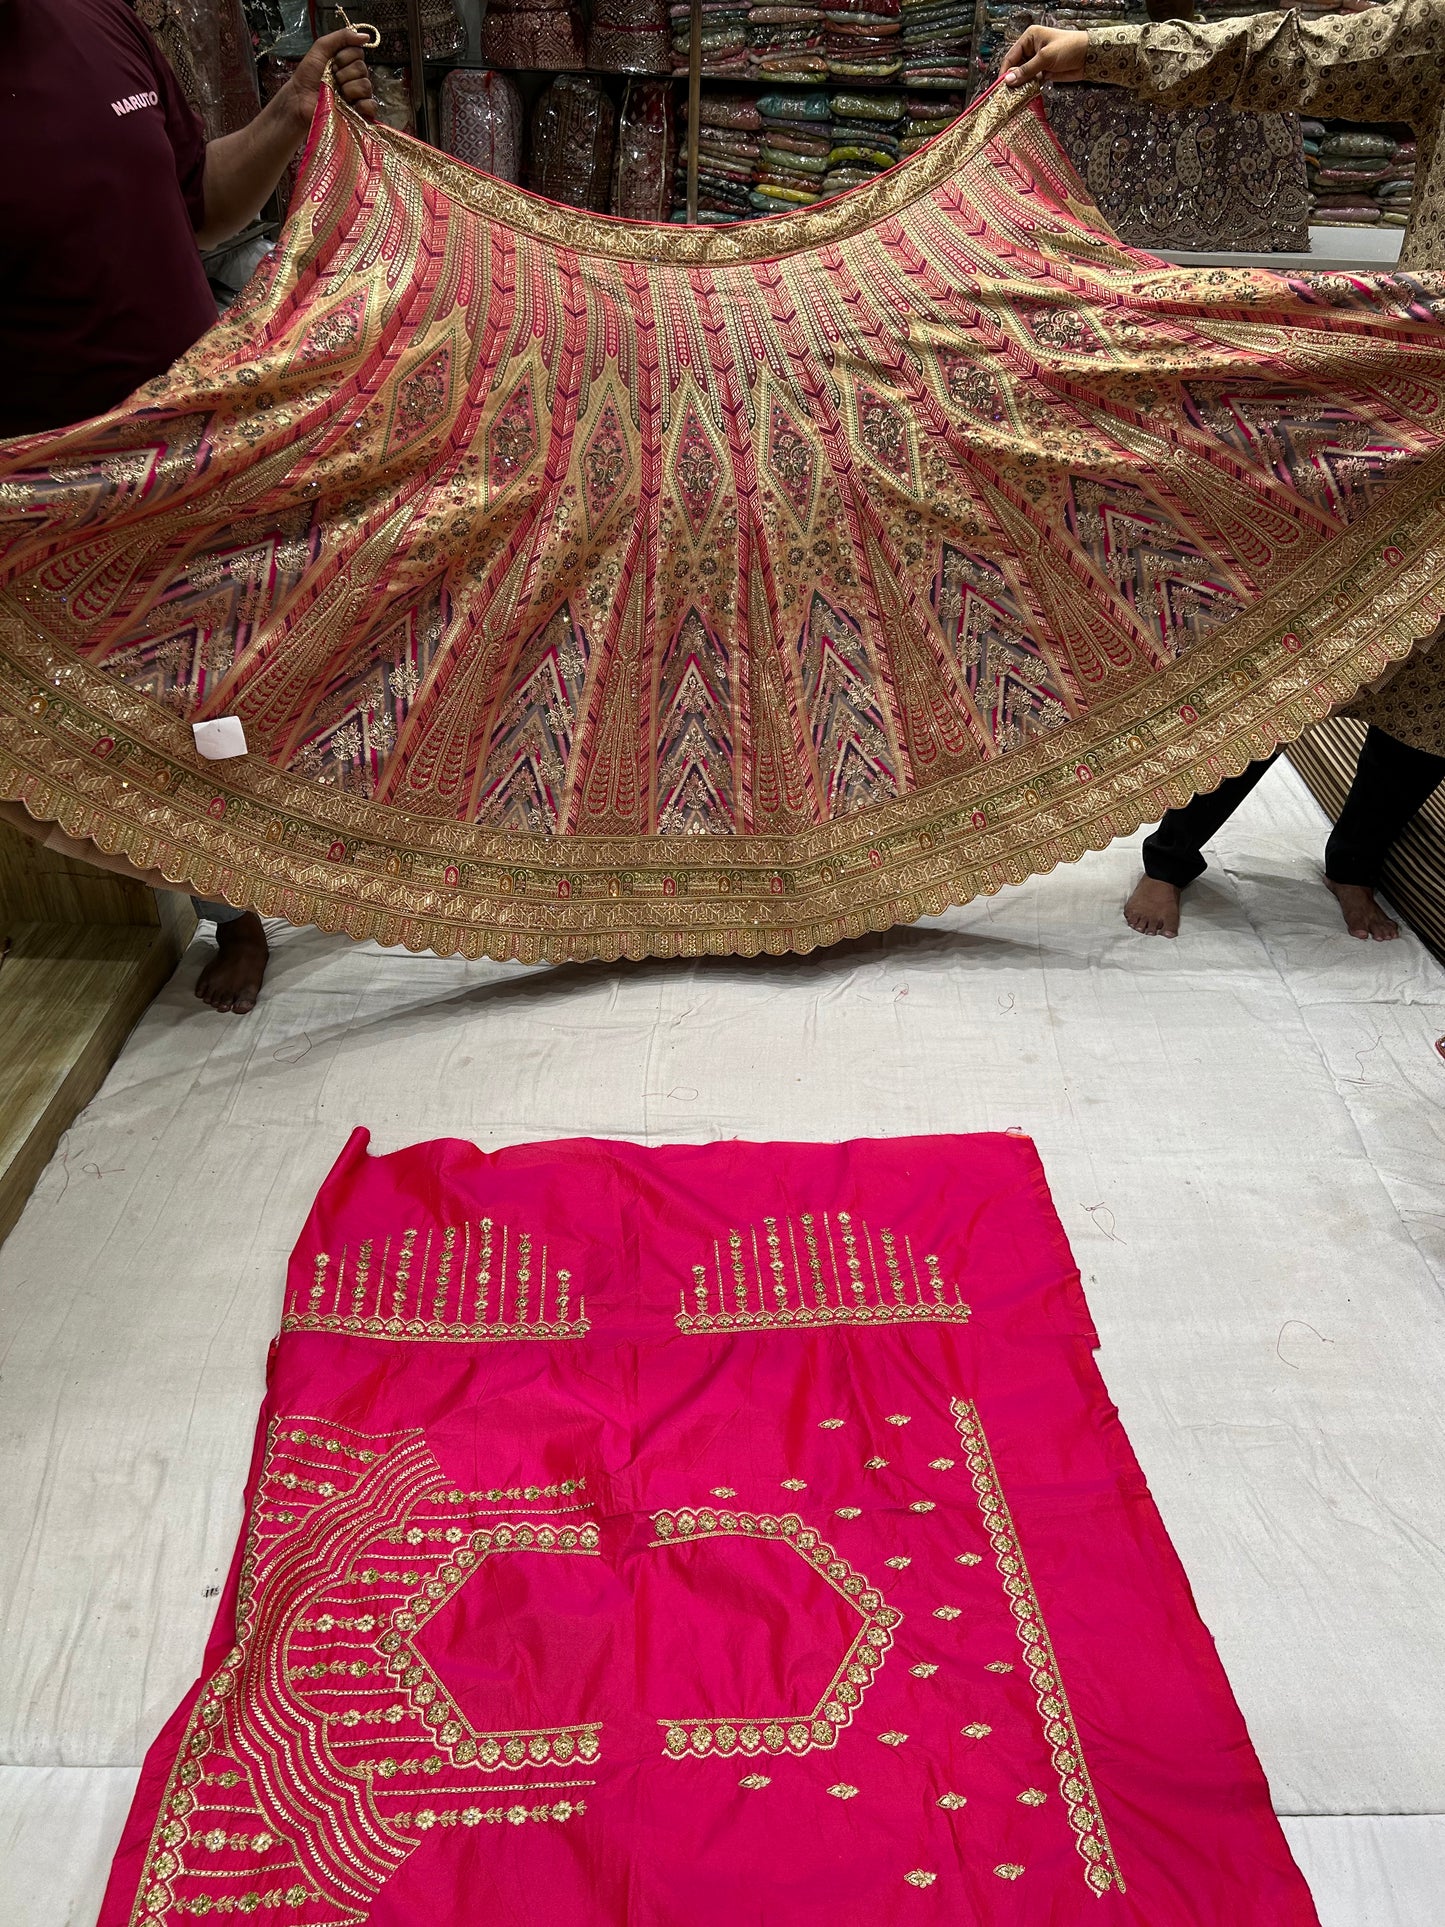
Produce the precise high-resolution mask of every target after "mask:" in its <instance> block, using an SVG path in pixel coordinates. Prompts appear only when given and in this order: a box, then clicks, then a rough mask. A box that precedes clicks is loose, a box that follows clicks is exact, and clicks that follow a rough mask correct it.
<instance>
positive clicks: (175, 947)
mask: <svg viewBox="0 0 1445 1927" xmlns="http://www.w3.org/2000/svg"><path fill="white" fill-rule="evenodd" d="M194 923H195V919H194V916H193V915H192V912H191V907H190V904H189V903H188V902H187V901H186V899H185V898H184V897H179V896H176V895H174V894H173V893H171V892H168V891H167V892H159V891H154V890H148V889H146V888H145V887H144V886H143V885H140V884H135V883H130V882H128V881H126V880H124V879H121V878H118V877H114V876H108V875H106V874H104V873H103V872H101V871H98V870H94V869H92V868H90V867H89V866H87V865H85V864H83V863H81V862H78V861H76V860H75V859H74V858H71V857H67V856H63V855H58V854H57V853H55V852H54V851H51V850H45V849H43V848H41V847H40V846H38V845H36V844H31V843H29V842H28V841H27V840H26V839H25V838H24V837H22V836H20V835H18V834H17V833H16V832H15V831H13V830H10V829H8V828H6V827H4V826H3V825H0V950H3V951H4V956H3V959H0V1238H3V1237H4V1236H5V1234H6V1233H7V1232H8V1231H9V1230H10V1228H11V1226H12V1225H13V1224H14V1223H15V1220H16V1219H17V1218H18V1217H19V1215H20V1212H21V1210H22V1208H23V1207H24V1204H25V1200H26V1199H27V1198H28V1197H29V1195H30V1192H31V1190H32V1189H33V1187H34V1184H35V1180H36V1179H37V1178H38V1177H39V1175H40V1173H41V1171H42V1170H43V1169H44V1168H45V1165H46V1163H47V1162H48V1160H49V1158H50V1156H51V1154H52V1153H53V1152H54V1150H55V1147H56V1145H57V1144H58V1143H59V1141H60V1138H61V1136H62V1135H63V1133H64V1132H65V1131H66V1130H67V1129H68V1128H69V1126H70V1123H71V1121H72V1119H73V1118H74V1117H75V1115H76V1113H77V1112H78V1111H80V1110H81V1109H82V1108H83V1107H84V1106H85V1105H86V1104H87V1103H88V1102H89V1101H90V1099H91V1097H92V1096H93V1095H94V1094H95V1092H96V1090H97V1089H98V1088H99V1086H100V1083H101V1080H102V1079H103V1078H104V1076H105V1074H106V1072H107V1071H108V1070H109V1069H110V1066H111V1064H112V1063H113V1062H114V1061H115V1057H116V1054H117V1052H118V1051H119V1050H120V1047H121V1045H122V1044H123V1043H124V1042H125V1040H126V1038H127V1037H128V1036H129V1035H130V1032H131V1030H132V1029H133V1028H134V1026H135V1024H136V1022H137V1021H138V1019H139V1018H140V1016H141V1013H142V1012H143V1011H144V1010H145V1008H146V1006H147V1005H148V1004H149V1003H150V1001H151V999H152V998H153V997H154V996H155V994H156V992H157V991H158V990H159V989H160V987H161V985H162V984H164V983H165V981H166V979H167V978H168V977H169V976H170V974H171V972H172V971H173V970H174V969H175V967H176V963H177V961H178V959H179V957H180V955H181V952H182V951H183V950H184V948H185V946H186V944H187V942H188V941H189V939H190V934H191V930H192V929H193V928H194Z"/></svg>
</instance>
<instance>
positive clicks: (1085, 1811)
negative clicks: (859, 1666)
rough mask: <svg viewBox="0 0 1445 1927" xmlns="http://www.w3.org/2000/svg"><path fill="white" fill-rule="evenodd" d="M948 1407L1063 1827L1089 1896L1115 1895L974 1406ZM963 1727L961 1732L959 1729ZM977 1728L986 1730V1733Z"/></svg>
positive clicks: (1098, 1821)
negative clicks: (1065, 1817)
mask: <svg viewBox="0 0 1445 1927" xmlns="http://www.w3.org/2000/svg"><path fill="white" fill-rule="evenodd" d="M951 1409H952V1412H953V1419H954V1423H955V1425H956V1426H957V1427H958V1436H959V1439H960V1441H961V1442H962V1445H963V1449H964V1455H965V1457H966V1459H967V1461H968V1469H969V1472H970V1474H971V1476H972V1478H973V1486H974V1491H975V1493H976V1494H977V1496H978V1504H979V1511H980V1512H981V1514H982V1516H983V1523H984V1529H985V1530H986V1531H987V1533H988V1535H989V1538H990V1540H991V1541H992V1544H993V1549H994V1557H995V1559H996V1561H997V1563H998V1569H999V1572H1000V1573H1001V1574H1002V1576H1003V1584H1004V1591H1005V1593H1006V1594H1007V1595H1008V1600H1009V1605H1010V1606H1011V1608H1012V1610H1013V1615H1014V1621H1015V1624H1016V1626H1017V1630H1018V1636H1019V1644H1020V1645H1021V1646H1022V1648H1023V1654H1024V1659H1025V1661H1026V1662H1027V1664H1028V1668H1029V1677H1030V1679H1031V1681H1032V1683H1033V1688H1034V1692H1035V1694H1036V1696H1037V1700H1038V1708H1039V1714H1040V1717H1041V1718H1042V1720H1043V1725H1044V1738H1045V1739H1046V1740H1047V1741H1048V1743H1049V1747H1050V1749H1051V1751H1052V1753H1053V1760H1054V1770H1055V1771H1056V1772H1057V1774H1058V1776H1059V1788H1060V1791H1061V1792H1062V1793H1063V1796H1064V1801H1065V1804H1066V1806H1067V1808H1068V1814H1069V1825H1070V1826H1071V1827H1072V1828H1073V1831H1074V1838H1075V1841H1076V1844H1077V1846H1078V1849H1079V1852H1080V1853H1081V1854H1082V1855H1083V1857H1084V1859H1085V1861H1086V1862H1087V1866H1086V1869H1085V1873H1084V1878H1085V1879H1086V1880H1087V1881H1088V1883H1089V1885H1090V1886H1091V1887H1092V1888H1093V1890H1094V1892H1095V1893H1097V1894H1104V1893H1107V1892H1108V1891H1109V1889H1110V1888H1111V1887H1117V1888H1118V1890H1119V1892H1120V1893H1123V1892H1124V1881H1123V1878H1122V1876H1121V1875H1120V1872H1119V1867H1118V1863H1117V1862H1116V1860H1115V1859H1114V1850H1113V1848H1112V1847H1111V1846H1110V1844H1109V1835H1108V1831H1107V1829H1106V1828H1105V1825H1104V1817H1103V1815H1102V1814H1101V1813H1100V1811H1099V1803H1098V1800H1097V1798H1096V1797H1095V1794H1094V1787H1093V1782H1092V1781H1091V1780H1090V1778H1089V1770H1088V1768H1087V1766H1086V1765H1085V1764H1084V1755H1083V1750H1082V1748H1081V1747H1080V1745H1079V1736H1078V1732H1077V1731H1076V1729H1075V1726H1074V1716H1073V1712H1072V1710H1071V1708H1070V1706H1069V1700H1068V1695H1067V1693H1066V1692H1065V1691H1064V1683H1063V1680H1062V1678H1061V1677H1060V1674H1059V1666H1058V1661H1057V1660H1056V1659H1055V1657H1054V1649H1053V1645H1052V1643H1051V1641H1050V1639H1049V1633H1048V1628H1047V1626H1045V1624H1044V1617H1043V1614H1042V1612H1041V1611H1040V1610H1039V1602H1038V1597H1037V1595H1036V1594H1035V1592H1034V1586H1033V1581H1032V1579H1031V1578H1030V1577H1029V1569H1028V1566H1027V1564H1026V1563H1025V1560H1024V1555H1023V1548H1022V1547H1021V1546H1020V1544H1019V1540H1018V1534H1017V1532H1016V1531H1015V1530H1014V1523H1013V1517H1012V1515H1011V1513H1010V1512H1009V1509H1008V1502H1007V1500H1006V1499H1005V1498H1004V1495H1003V1488H1002V1486H1001V1485H1000V1484H999V1479H998V1472H997V1470H996V1468H995V1466H994V1462H993V1454H992V1453H991V1452H990V1450H989V1446H988V1440H987V1438H986V1437H985V1435H984V1430H983V1425H982V1423H981V1421H980V1419H979V1416H978V1410H977V1407H975V1406H974V1405H972V1404H970V1403H969V1402H968V1401H967V1400H965V1399H961V1398H956V1399H954V1400H953V1402H952V1407H951ZM969 1730H970V1729H969V1728H967V1727H965V1728H964V1731H965V1732H968V1731H969ZM984 1730H985V1731H987V1728H985V1729H984ZM994 1871H995V1872H996V1873H1000V1874H1004V1877H1005V1878H1008V1879H1013V1878H1016V1876H1017V1874H1018V1873H1022V1872H1023V1869H1022V1868H1021V1867H1020V1868H1017V1869H1015V1870H1010V1871H1008V1872H1007V1873H1005V1870H1004V1869H1003V1868H995V1869H994Z"/></svg>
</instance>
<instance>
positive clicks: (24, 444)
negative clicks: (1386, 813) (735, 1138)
mask: <svg viewBox="0 0 1445 1927" xmlns="http://www.w3.org/2000/svg"><path fill="white" fill-rule="evenodd" d="M1441 292H1442V289H1441V284H1440V283H1439V282H1438V281H1436V280H1435V279H1433V278H1431V277H1429V276H1426V275H1423V274H1419V273H1413V274H1408V275H1406V274H1399V275H1381V276H1378V277H1364V276H1350V277H1345V276H1334V277H1330V276H1297V277H1293V278H1288V279H1287V278H1284V277H1281V276H1277V275H1273V274H1270V273H1266V272H1264V271H1257V270H1213V269H1211V270H1194V271H1190V270H1178V269H1170V268H1167V267H1165V266H1163V265H1162V264H1160V263H1159V262H1157V261H1154V260H1151V259H1150V258H1149V257H1147V256H1144V255H1140V254H1136V253H1131V252H1130V251H1128V250H1127V249H1125V248H1124V247H1122V246H1121V245H1120V244H1119V243H1118V242H1117V240H1115V239H1114V238H1113V236H1112V235H1111V234H1110V233H1109V231H1108V230H1107V228H1106V226H1105V225H1104V223H1103V221H1102V219H1101V217H1100V216H1099V214H1098V212H1097V210H1096V209H1095V207H1094V206H1093V205H1092V204H1091V203H1090V202H1089V201H1088V199H1087V197H1086V195H1085V191H1084V189H1083V187H1082V184H1081V182H1080V181H1079V179H1078V177H1077V175H1076V174H1075V173H1074V171H1073V170H1072V168H1071V167H1070V166H1069V165H1068V163H1067V162H1066V161H1065V160H1064V158H1063V156H1062V153H1061V151H1060V149H1059V147H1058V145H1057V143H1056V141H1055V139H1054V137H1053V136H1052V134H1051V133H1050V132H1049V130H1048V127H1047V124H1046V122H1045V121H1044V119H1043V116H1042V114H1041V111H1040V107H1039V104H1038V102H1037V99H1032V98H1021V97H1020V96H1019V95H1018V94H1007V95H1006V94H1004V93H1003V92H1002V91H1000V90H995V91H994V92H992V93H991V94H989V95H988V96H986V97H985V98H984V99H983V101H982V102H981V104H979V105H977V106H976V107H975V108H974V110H973V111H972V112H971V113H970V114H969V115H967V116H965V117H964V118H963V119H962V120H961V121H960V122H958V123H957V124H956V126H955V127H953V128H952V129H950V130H949V132H948V133H946V134H944V135H943V136H941V137H940V138H939V139H937V140H935V141H934V142H932V143H931V144H930V145H929V146H928V147H927V148H926V149H924V150H923V151H922V152H920V153H919V154H917V155H916V156H914V158H913V159H912V160H910V161H909V162H907V163H906V164H904V165H903V166H901V167H898V168H895V169H893V170H891V171H890V172H889V173H888V174H886V175H884V176H881V177H880V178H879V179H877V180H875V181H873V182H870V183H868V184H866V185H865V186H863V187H861V188H859V189H857V190H855V191H854V192H852V193H849V194H846V195H843V196H840V197H838V198H837V199H835V200H833V201H831V202H828V203H826V204H824V205H821V206H818V207H814V208H810V209H808V210H806V211H804V212H802V213H799V214H797V215H785V216H779V217H777V218H775V219H771V220H767V221H762V222H754V223H750V224H746V225H740V226H737V227H721V228H709V229H706V230H703V229H688V228H684V227H678V226H670V227H669V226H647V225H634V224H631V223H624V222H615V221H610V220H606V219H601V218H598V217H595V216H592V215H588V214H584V213H581V212H578V211H576V210H573V209H569V208H564V207H558V206H555V205H551V204H548V203H546V202H543V201H540V200H537V199H535V198H533V197H532V196H529V195H527V194H525V193H523V192H521V191H519V190H517V189H515V188H512V187H509V186H507V185H506V184H504V183H501V182H498V181H496V180H493V179H489V178H486V177H484V176H481V175H478V174H476V173H474V172H473V171H472V170H470V169H469V168H467V167H466V166H464V165H463V164H461V163H460V162H458V161H455V160H453V159H451V158H450V157H448V156H446V155H443V154H440V153H437V152H436V151H434V150H432V149H429V148H426V147H424V146H422V145H419V144H417V143H415V142H413V141H411V140H409V139H408V138H406V137H405V136H402V135H398V134H395V133H393V132H391V131H390V130H387V129H374V128H370V127H367V126H365V125H363V124H362V123H361V122H360V121H359V120H357V119H356V118H355V117H354V116H352V115H351V114H350V113H349V112H347V111H346V110H345V109H343V108H341V107H340V106H339V105H338V104H337V103H336V102H335V101H334V99H332V98H331V97H329V96H327V97H324V98H323V101H322V104H321V107H320V109H319V110H318V120H317V124H316V128H315V130H314V134H313V140H312V145H311V149H310V152H309V155H308V158H307V162H306V166H305V170H304V174H303V178H302V181H301V184H300V186H299V189H298V193H297V198H296V201H295V204H294V206H293V210H292V214H291V218H290V221H289V223H288V225H287V228H286V230H285V232H284V235H283V238H282V243H281V246H280V248H279V249H278V252H277V253H276V255H275V256H274V257H273V258H272V260H271V262H270V263H269V264H268V266H267V267H266V268H264V269H263V270H262V271H261V273H260V274H258V276H257V278H256V279H255V280H254V281H253V282H252V284H251V285H250V287H249V289H248V290H247V291H246V292H245V293H244V294H243V296H242V299H241V301H240V303H239V304H238V306H237V307H236V308H235V309H233V310H232V311H231V312H230V314H229V315H228V316H227V317H226V319H225V321H224V322H223V323H222V324H221V325H220V326H219V327H217V328H216V329H215V330H214V331H213V332H212V333H211V334H210V335H208V336H207V337H206V338H205V339H204V340H203V341H202V342H201V343H200V344H199V345H198V346H197V347H196V349H195V350H194V351H193V352H192V353H191V354H189V355H187V356H186V357H184V358H183V359H182V360H181V361H180V362H178V363H177V364H176V365H175V367H174V368H172V369H171V370H170V371H169V372H168V373H167V374H166V375H164V376H163V377H161V378H160V379H158V380H157V381H155V382H152V383H150V384H149V385H148V386H147V387H146V388H145V389H143V390H142V391H141V392H139V393H138V394H137V395H135V396H134V397H132V398H131V400H130V401H129V402H128V403H126V404H125V405H123V406H122V407H120V408H118V409H117V410H115V411H113V412H112V413H111V414H110V415H108V416H106V417H103V418H102V419H100V420H98V421H96V422H92V423H87V424H83V425H81V426H79V427H77V428H74V429H70V430H66V431H64V432H61V433H58V434H54V435H50V436H41V437H32V438H29V439H27V440H23V441H18V442H13V443H10V444H8V445H5V446H4V447H3V449H0V794H3V795H4V796H6V797H8V798H11V799H17V798H18V799H21V800H23V801H24V803H25V804H26V806H27V807H28V808H29V810H30V811H31V812H32V814H33V815H35V816H37V817H40V818H53V819H55V820H58V821H59V822H60V823H61V824H62V826H63V827H64V828H65V829H66V830H67V831H68V832H69V833H70V834H72V835H76V836H83V837H89V838H92V839H93V840H94V841H95V842H96V843H97V844H98V845H100V846H101V847H102V848H104V849H106V850H108V851H111V852H117V851H119V852H121V853H123V854H124V855H126V856H127V857H128V858H129V859H130V860H131V861H132V862H134V863H136V864H137V865H140V866H141V867H158V868H160V869H161V870H163V871H164V873H165V874H166V875H167V876H168V877H170V878H172V879H174V880H176V881H184V882H186V883H187V884H189V885H190V886H191V887H193V888H194V889H196V890H197V891H198V892H200V893H203V894H205V895H207V896H211V897H216V896H223V897H226V898H229V899H230V900H231V901H232V902H235V903H238V904H247V905H251V906H254V907H256V908H258V909H261V910H263V911H265V912H268V913H272V914H279V915H282V916H286V917H289V918H291V919H293V920H295V921H310V922H316V923H319V924H321V925H322V926H323V927H326V928H333V929H345V930H347V931H350V932H351V933H352V934H354V935H357V936H362V935H367V936H375V937H378V938H379V939H381V940H382V941H383V942H387V943H396V942H401V943H405V944H407V945H410V946H412V947H415V948H426V947H430V948H433V949H437V950H441V951H449V950H461V951H463V952H465V953H466V954H469V955H477V954H481V953H484V952H485V953H489V954H491V955H494V956H518V957H522V958H538V957H565V956H575V957H599V956H601V957H607V956H618V955H628V956H643V955H647V954H680V953H688V954H697V953H701V952H717V953H727V952H747V953H752V952H757V951H760V950H769V951H781V950H786V949H790V948H792V949H806V948H809V947H811V946H812V945H814V944H817V943H821V942H827V941H831V940H834V939H836V938H839V937H843V936H848V935H855V934H857V933H858V932H860V931H862V930H865V929H869V928H874V929H877V928H883V927H886V926H887V925H889V924H891V923H895V922H898V921H902V920H907V919H911V918H914V917H917V916H919V915H920V914H923V913H926V912H930V911H937V910H940V909H942V908H943V907H944V906H945V905H946V904H947V903H949V902H960V901H963V900H966V899H967V898H969V897H970V896H972V895H974V894H976V893H978V892H981V891H990V890H995V889H997V888H999V887H1000V886H1001V885H1002V884H1004V883H1006V882H1010V881H1016V880H1019V879H1021V878H1023V877H1025V876H1027V875H1028V874H1030V873H1031V872H1037V871H1044V870H1047V869H1049V868H1051V867H1052V866H1053V865H1055V864H1057V863H1058V862H1060V861H1063V860H1067V859H1070V858H1073V857H1077V856H1078V855H1079V854H1081V853H1082V852H1083V851H1084V850H1085V849H1087V848H1090V847H1098V846H1101V845H1102V844H1103V843H1105V842H1106V841H1107V840H1108V839H1109V838H1111V837H1113V836H1116V835H1119V834H1121V833H1125V832H1128V831H1131V830H1133V829H1134V828H1135V827H1136V826H1137V825H1138V824H1139V823H1140V822H1142V821H1146V820H1153V819H1154V818H1157V817H1158V816H1159V815H1160V814H1161V812H1162V811H1163V810H1164V809H1165V808H1166V807H1167V806H1168V805H1169V804H1170V803H1173V802H1180V801H1183V800H1184V799H1185V798H1186V797H1187V796H1188V795H1189V794H1191V793H1192V792H1193V791H1195V790H1197V789H1201V788H1209V787H1212V786H1213V784H1215V783H1216V782H1217V781H1218V780H1219V779H1220V777H1221V776H1222V775H1224V774H1225V773H1227V772H1229V771H1231V770H1236V769H1238V768H1240V767H1242V765H1243V764H1244V763H1245V762H1247V761H1248V760H1249V759H1250V758H1251V757H1253V756H1257V755H1260V754H1263V753H1265V752H1267V751H1268V750H1269V749H1270V748H1272V747H1273V746H1274V745H1275V744H1276V743H1277V742H1279V741H1281V740H1285V739H1289V738H1293V737H1295V736H1297V735H1298V734H1299V733H1300V732H1301V730H1303V729H1304V728H1306V727H1307V726H1308V725H1309V724H1310V723H1311V722H1313V721H1315V720H1317V719H1318V718H1319V717H1321V716H1323V715H1324V714H1326V713H1327V712H1328V711H1329V710H1330V709H1331V708H1332V707H1334V706H1336V705H1337V704H1339V703H1340V702H1343V701H1345V700H1347V699H1349V698H1350V697H1352V696H1353V695H1355V694H1356V692H1357V691H1358V689H1359V688H1360V687H1361V686H1362V685H1364V684H1367V683H1371V682H1373V681H1375V680H1376V679H1377V678H1379V677H1380V676H1381V675H1382V674H1384V673H1385V672H1386V671H1387V670H1388V669H1389V668H1390V667H1391V666H1392V664H1393V663H1395V662H1397V661H1399V660H1400V659H1402V658H1403V657H1404V656H1405V655H1406V654H1407V653H1408V652H1409V651H1410V649H1411V647H1412V645H1413V644H1414V642H1415V641H1416V640H1417V639H1419V638H1421V637H1423V636H1427V635H1429V634H1430V633H1431V632H1432V631H1433V630H1434V629H1435V627H1436V625H1437V622H1438V621H1439V618H1440V615H1441V611H1442V607H1445V486H1442V484H1445V447H1442V443H1445V406H1442V400H1445V335H1442V331H1441V328H1440V325H1439V321H1438V320H1437V316H1436V306H1435V304H1436V301H1437V298H1438V296H1439V295H1440V293H1441ZM231 714H234V715H238V716H239V717H240V718H241V719H242V721H243V723H244V726H245V731H246V737H247V742H248V745H249V755H248V756H246V757H245V758H243V759H239V760H235V761H230V762H225V763H204V762H202V761H201V760H200V759H199V758H198V756H197V755H196V753H195V750H194V747H193V744H192V738H191V730H190V725H191V723H192V722H194V721H196V720H199V719H202V718H206V717H214V716H222V715H231Z"/></svg>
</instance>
